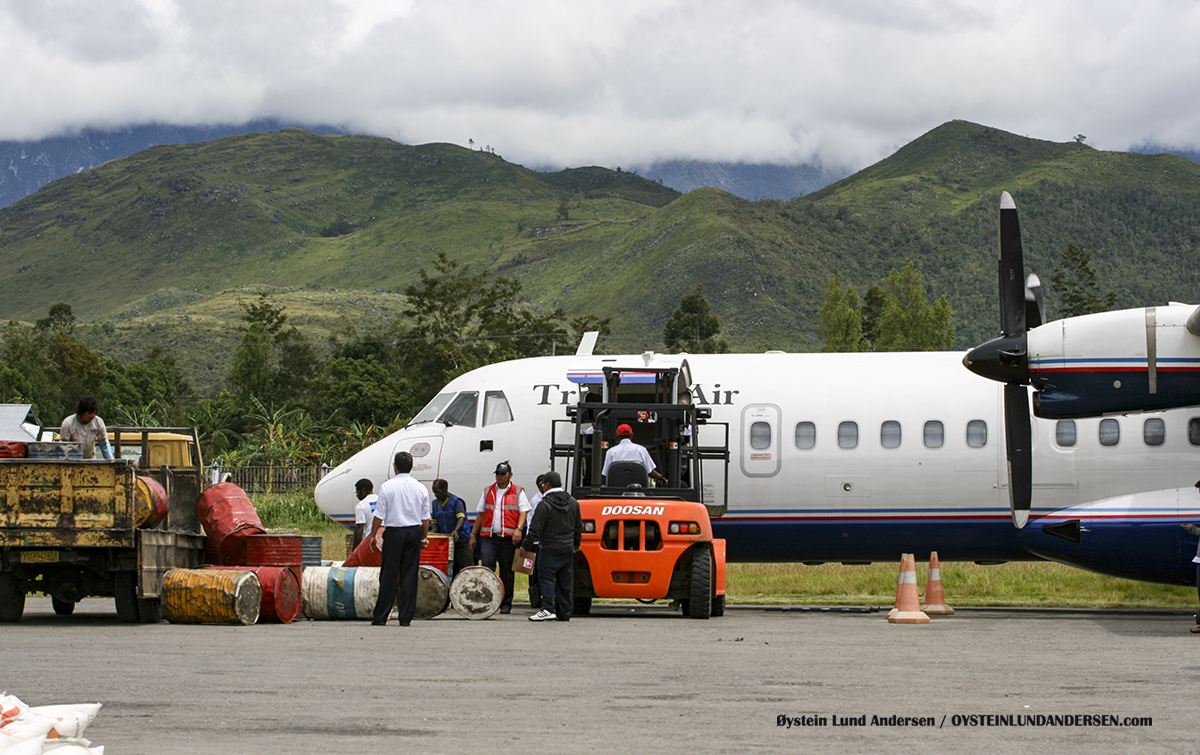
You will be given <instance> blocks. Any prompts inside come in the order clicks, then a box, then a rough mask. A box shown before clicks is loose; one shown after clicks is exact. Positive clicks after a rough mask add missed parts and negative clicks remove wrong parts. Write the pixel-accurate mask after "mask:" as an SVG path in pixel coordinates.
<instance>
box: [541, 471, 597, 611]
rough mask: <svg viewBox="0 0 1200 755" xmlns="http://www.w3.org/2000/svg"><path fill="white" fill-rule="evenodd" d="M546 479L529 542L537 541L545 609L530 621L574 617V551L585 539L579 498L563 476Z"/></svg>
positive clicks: (551, 474)
mask: <svg viewBox="0 0 1200 755" xmlns="http://www.w3.org/2000/svg"><path fill="white" fill-rule="evenodd" d="M544 482H545V483H546V484H547V485H548V486H549V488H550V489H549V490H547V491H546V494H545V495H544V496H542V501H541V503H539V504H538V507H537V510H536V511H534V513H533V523H532V524H531V525H529V537H528V541H529V542H531V543H537V544H538V550H537V573H538V586H539V587H540V588H541V590H542V610H540V611H538V612H537V613H535V614H534V615H532V616H530V617H529V620H530V621H551V620H557V621H570V620H571V606H572V599H571V580H572V578H573V573H572V571H573V570H572V568H571V567H572V566H573V565H574V561H575V553H576V551H578V550H579V546H580V543H581V542H582V541H583V518H582V517H581V516H580V515H579V501H576V500H575V499H574V498H572V497H571V496H569V495H567V492H566V491H565V490H563V488H562V476H561V475H559V473H558V472H554V471H551V472H547V473H546V474H545V477H544Z"/></svg>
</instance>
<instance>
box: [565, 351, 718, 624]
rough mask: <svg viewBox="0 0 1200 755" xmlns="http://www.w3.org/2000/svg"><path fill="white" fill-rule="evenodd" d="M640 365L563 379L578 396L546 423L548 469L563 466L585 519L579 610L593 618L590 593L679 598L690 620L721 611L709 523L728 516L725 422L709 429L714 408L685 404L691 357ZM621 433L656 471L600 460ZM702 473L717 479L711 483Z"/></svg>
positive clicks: (578, 568)
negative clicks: (550, 440) (548, 428)
mask: <svg viewBox="0 0 1200 755" xmlns="http://www.w3.org/2000/svg"><path fill="white" fill-rule="evenodd" d="M643 362H644V363H643V364H642V365H618V364H615V363H614V364H612V365H606V366H604V367H603V368H601V369H598V370H596V369H587V370H572V371H571V372H569V373H568V376H567V377H568V379H569V380H570V381H571V382H573V383H575V384H577V385H578V386H579V401H578V403H576V404H575V405H573V406H568V407H567V418H566V419H560V420H554V424H553V427H552V437H553V438H554V441H555V442H554V443H553V445H552V449H551V467H552V468H553V467H554V465H555V463H556V461H558V460H565V461H566V467H567V468H566V470H565V474H563V478H564V480H565V485H566V486H567V487H568V490H569V492H570V493H571V495H572V496H574V497H575V498H576V499H577V500H578V501H579V507H580V513H581V515H582V518H583V538H582V547H581V550H580V552H579V553H577V554H576V557H575V565H574V587H573V589H574V592H573V596H574V603H575V612H576V613H577V614H586V613H588V612H589V611H590V610H591V602H592V599H593V598H635V599H637V600H639V601H642V602H653V601H656V600H672V601H678V603H679V605H680V606H681V608H682V609H683V613H684V614H685V615H687V616H691V617H692V618H696V619H707V618H708V617H709V616H720V615H722V614H723V613H724V611H725V541H724V540H719V539H714V538H713V534H712V524H711V521H710V517H711V516H720V515H721V514H723V513H724V511H725V505H726V504H725V501H726V499H727V496H726V493H727V491H728V483H729V477H728V464H729V430H728V425H726V424H725V423H713V422H710V421H709V420H710V417H711V410H709V409H708V408H706V407H697V406H695V405H694V404H693V403H692V401H691V395H692V394H691V379H690V372H689V370H688V366H687V362H686V360H682V359H675V360H671V358H664V357H661V356H656V355H651V354H647V355H645V356H644V357H643ZM664 362H666V363H664ZM622 426H628V429H629V430H631V431H632V433H631V434H630V435H626V437H627V438H628V439H629V441H630V443H633V444H637V445H640V446H642V447H644V448H645V449H646V451H647V452H648V453H649V456H650V459H651V462H652V463H653V464H654V470H650V469H646V468H645V465H644V464H641V463H637V462H629V461H625V462H613V463H610V464H607V465H606V464H605V459H606V456H607V455H608V454H609V453H610V451H611V449H612V448H613V447H614V446H616V445H617V444H618V443H619V442H620V441H621V440H623V439H624V438H619V437H618V429H619V428H621V427H622ZM702 433H703V435H702ZM702 438H703V439H705V440H706V441H709V442H712V444H711V445H702V443H701V440H702ZM714 441H715V442H714ZM626 455H627V454H626ZM652 471H654V472H657V474H656V475H654V477H652V476H651V472H652ZM706 471H708V472H710V474H711V473H712V472H713V471H717V472H718V474H717V475H715V476H716V477H717V478H718V479H716V480H706V479H705V476H704V474H705V472H706Z"/></svg>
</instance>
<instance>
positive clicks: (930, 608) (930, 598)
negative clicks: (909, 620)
mask: <svg viewBox="0 0 1200 755" xmlns="http://www.w3.org/2000/svg"><path fill="white" fill-rule="evenodd" d="M925 600H926V603H925V605H923V606H921V610H922V611H924V612H925V613H927V614H932V615H934V616H953V615H954V609H953V608H951V607H950V606H948V605H946V593H945V592H943V591H942V567H941V564H940V563H938V557H937V551H934V552H933V553H930V554H929V580H928V581H927V582H926V583H925Z"/></svg>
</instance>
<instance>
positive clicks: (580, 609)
mask: <svg viewBox="0 0 1200 755" xmlns="http://www.w3.org/2000/svg"><path fill="white" fill-rule="evenodd" d="M571 603H572V605H571V614H572V615H573V616H587V615H588V614H589V613H591V612H592V599H591V598H576V599H575V600H573V601H571Z"/></svg>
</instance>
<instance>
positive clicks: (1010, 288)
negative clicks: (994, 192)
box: [1000, 191, 1025, 336]
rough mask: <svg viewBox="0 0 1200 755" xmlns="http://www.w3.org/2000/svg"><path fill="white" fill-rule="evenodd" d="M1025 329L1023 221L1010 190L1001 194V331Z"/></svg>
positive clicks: (1015, 332) (1021, 331)
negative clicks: (1020, 219) (1021, 221)
mask: <svg viewBox="0 0 1200 755" xmlns="http://www.w3.org/2000/svg"><path fill="white" fill-rule="evenodd" d="M1024 332H1025V260H1024V258H1023V254H1022V251H1021V224H1020V222H1019V221H1018V220H1017V205H1016V203H1015V202H1013V198H1012V196H1011V195H1010V194H1009V193H1008V192H1007V191H1005V192H1001V193H1000V333H1001V334H1002V335H1005V336H1015V335H1020V334H1022V333H1024Z"/></svg>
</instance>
